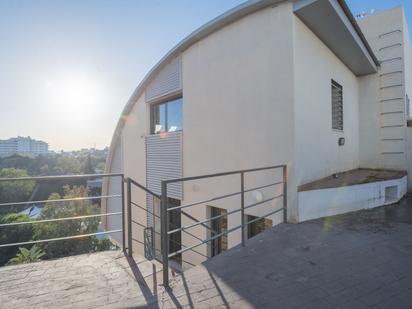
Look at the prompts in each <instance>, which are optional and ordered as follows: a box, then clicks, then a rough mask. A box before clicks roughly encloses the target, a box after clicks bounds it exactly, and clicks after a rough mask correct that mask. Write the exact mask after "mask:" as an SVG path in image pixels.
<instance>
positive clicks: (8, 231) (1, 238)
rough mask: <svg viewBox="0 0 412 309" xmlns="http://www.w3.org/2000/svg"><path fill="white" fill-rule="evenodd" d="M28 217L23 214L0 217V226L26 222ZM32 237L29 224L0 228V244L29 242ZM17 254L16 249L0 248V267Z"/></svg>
mask: <svg viewBox="0 0 412 309" xmlns="http://www.w3.org/2000/svg"><path fill="white" fill-rule="evenodd" d="M30 220H31V219H30V217H29V216H27V215H24V214H16V213H10V214H7V215H4V216H0V224H5V223H16V222H27V221H30ZM32 236H33V227H32V225H31V224H24V225H15V226H7V227H2V228H0V244H10V243H17V242H24V241H29V240H31V239H32ZM17 252H18V247H17V246H14V247H6V248H0V266H2V265H4V264H6V263H7V261H8V260H9V259H10V258H12V257H14V256H15V255H16V253H17Z"/></svg>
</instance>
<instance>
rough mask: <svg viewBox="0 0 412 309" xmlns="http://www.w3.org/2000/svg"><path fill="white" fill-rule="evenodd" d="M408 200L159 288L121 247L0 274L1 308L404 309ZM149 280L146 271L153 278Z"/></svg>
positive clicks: (411, 284) (218, 260) (330, 221)
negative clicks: (337, 308)
mask: <svg viewBox="0 0 412 309" xmlns="http://www.w3.org/2000/svg"><path fill="white" fill-rule="evenodd" d="M411 223H412V197H411V196H408V197H406V198H404V199H403V200H401V202H400V203H399V204H394V205H390V206H386V207H380V208H375V209H371V210H362V211H358V212H354V213H350V214H345V215H339V216H334V217H328V218H325V219H318V220H313V221H308V222H305V223H302V224H297V225H294V224H280V225H278V226H276V227H274V228H272V229H271V230H267V231H265V232H263V233H261V234H259V235H258V236H256V237H253V238H251V239H249V240H247V241H246V246H245V247H242V246H237V247H235V248H233V249H231V250H228V251H226V252H225V253H223V254H221V255H219V256H216V257H214V258H212V259H210V260H208V261H206V262H205V263H203V264H202V265H200V266H196V267H194V268H192V269H190V270H188V271H186V272H184V273H183V274H181V275H177V276H174V277H173V278H172V279H171V281H170V287H171V288H170V289H164V288H163V286H162V285H160V283H161V281H162V280H161V272H159V271H160V270H161V265H160V264H158V263H157V262H150V261H147V260H145V259H144V258H142V257H139V256H137V255H134V259H131V258H128V257H127V256H125V255H124V254H123V253H122V252H121V251H112V252H110V251H109V252H100V253H94V254H89V255H79V256H73V257H67V258H61V259H56V260H50V261H42V262H38V263H32V264H24V265H16V266H6V267H2V268H0V303H1V304H3V305H5V306H6V307H7V308H56V307H58V308H69V307H70V308H139V307H153V308H158V307H159V308H175V307H184V308H210V307H220V308H239V307H242V308H263V307H268V306H274V305H275V306H277V307H279V308H302V307H305V308H336V307H339V308H370V307H374V308H388V307H393V308H410V306H411V303H412V264H411V263H410V256H411V253H412V239H411V237H410V235H411V233H412V224H411ZM153 274H155V275H153Z"/></svg>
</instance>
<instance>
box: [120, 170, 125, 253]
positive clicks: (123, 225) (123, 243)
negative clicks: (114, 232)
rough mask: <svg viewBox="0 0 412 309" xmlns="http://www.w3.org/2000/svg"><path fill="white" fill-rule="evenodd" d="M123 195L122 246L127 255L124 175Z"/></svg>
mask: <svg viewBox="0 0 412 309" xmlns="http://www.w3.org/2000/svg"><path fill="white" fill-rule="evenodd" d="M120 181H121V183H120V185H121V188H120V189H121V195H122V246H123V253H126V224H125V217H124V216H125V215H126V212H125V208H124V198H125V196H124V175H123V174H122V176H121V179H120Z"/></svg>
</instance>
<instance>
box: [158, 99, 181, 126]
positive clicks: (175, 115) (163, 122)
mask: <svg viewBox="0 0 412 309" xmlns="http://www.w3.org/2000/svg"><path fill="white" fill-rule="evenodd" d="M182 108H183V99H182V98H178V99H174V100H171V101H167V102H162V103H157V104H153V105H152V106H151V132H150V133H151V134H159V133H161V132H174V131H181V130H182V128H183V124H182V122H183V119H182V118H183V117H182V114H183V112H182Z"/></svg>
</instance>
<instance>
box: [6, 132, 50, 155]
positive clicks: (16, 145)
mask: <svg viewBox="0 0 412 309" xmlns="http://www.w3.org/2000/svg"><path fill="white" fill-rule="evenodd" d="M48 152H49V145H48V144H47V143H46V142H43V141H37V140H35V139H32V138H30V137H21V136H18V137H13V138H9V139H6V140H0V157H8V156H11V155H15V154H19V155H23V156H37V155H41V154H47V153H48Z"/></svg>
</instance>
